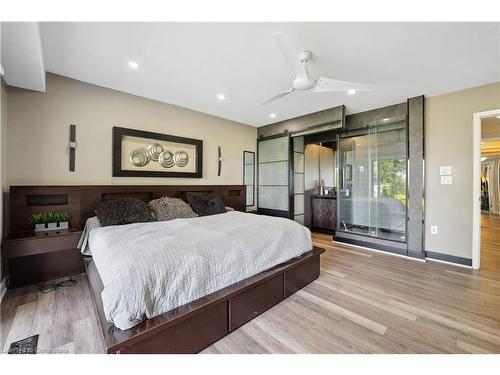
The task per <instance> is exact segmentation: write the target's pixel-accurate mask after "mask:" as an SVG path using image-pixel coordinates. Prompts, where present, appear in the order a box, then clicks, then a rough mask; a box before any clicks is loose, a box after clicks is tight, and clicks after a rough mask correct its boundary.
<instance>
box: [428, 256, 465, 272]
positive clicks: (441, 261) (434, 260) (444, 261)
mask: <svg viewBox="0 0 500 375" xmlns="http://www.w3.org/2000/svg"><path fill="white" fill-rule="evenodd" d="M425 261H426V262H438V263H444V264H449V265H450V266H457V267H462V268H468V269H472V266H468V265H466V264H460V263H454V262H447V261H446V260H440V259H435V258H427V257H426V258H425Z"/></svg>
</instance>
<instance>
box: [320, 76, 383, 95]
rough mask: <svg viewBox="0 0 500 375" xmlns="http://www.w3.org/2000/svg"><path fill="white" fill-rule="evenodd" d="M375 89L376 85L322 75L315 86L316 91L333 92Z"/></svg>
mask: <svg viewBox="0 0 500 375" xmlns="http://www.w3.org/2000/svg"><path fill="white" fill-rule="evenodd" d="M349 90H356V91H361V92H365V91H373V90H375V86H372V85H364V84H362V83H355V82H346V81H337V80H335V79H330V78H325V77H321V78H318V79H317V80H316V85H315V86H314V92H333V91H349Z"/></svg>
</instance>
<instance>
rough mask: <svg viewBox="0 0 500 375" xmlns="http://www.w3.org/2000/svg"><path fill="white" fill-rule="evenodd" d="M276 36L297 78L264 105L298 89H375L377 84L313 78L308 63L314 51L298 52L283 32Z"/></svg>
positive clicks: (319, 90)
mask: <svg viewBox="0 0 500 375" xmlns="http://www.w3.org/2000/svg"><path fill="white" fill-rule="evenodd" d="M274 38H275V39H276V42H277V43H278V47H279V48H280V50H281V53H282V54H283V56H284V58H285V61H286V62H287V64H288V65H289V66H290V68H291V69H292V70H293V72H294V73H295V79H294V80H293V83H292V88H291V89H290V90H287V91H285V92H282V93H281V94H278V95H276V96H273V97H272V98H270V99H268V100H266V101H265V102H264V103H262V104H263V105H266V104H269V103H272V102H274V101H276V100H278V99H281V98H283V97H285V96H286V95H288V94H291V93H292V92H294V91H297V90H300V91H306V90H310V89H313V92H335V91H337V92H338V91H345V92H347V93H349V94H355V93H356V92H358V91H373V90H374V89H375V86H372V85H365V84H361V83H354V82H346V81H337V80H335V79H330V78H325V77H320V78H318V79H314V78H312V77H311V76H310V75H309V71H308V69H307V63H308V62H309V60H310V59H311V57H312V52H311V51H299V52H298V53H297V51H296V50H295V49H294V48H293V46H292V44H291V43H290V41H289V40H288V39H287V37H286V36H285V34H283V33H282V32H279V33H275V34H274Z"/></svg>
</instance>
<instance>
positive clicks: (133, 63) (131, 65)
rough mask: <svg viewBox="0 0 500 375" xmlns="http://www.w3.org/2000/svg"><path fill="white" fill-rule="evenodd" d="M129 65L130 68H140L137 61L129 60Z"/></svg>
mask: <svg viewBox="0 0 500 375" xmlns="http://www.w3.org/2000/svg"><path fill="white" fill-rule="evenodd" d="M128 66H129V67H130V69H139V64H137V63H136V62H135V61H129V62H128Z"/></svg>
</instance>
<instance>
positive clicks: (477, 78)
mask: <svg viewBox="0 0 500 375" xmlns="http://www.w3.org/2000/svg"><path fill="white" fill-rule="evenodd" d="M40 25H41V26H40V27H41V32H42V44H43V55H44V60H45V67H46V70H47V71H49V72H52V73H56V74H61V75H64V76H68V77H72V78H76V79H79V80H82V81H85V82H90V83H93V84H96V85H100V86H104V87H110V88H113V89H116V90H121V91H124V92H128V93H131V94H135V95H140V96H143V97H147V98H153V99H157V100H160V101H164V102H168V103H172V104H176V105H179V106H183V107H187V108H191V109H194V110H197V111H201V112H206V113H210V114H213V115H216V116H220V117H223V118H227V119H231V120H235V121H239V122H242V123H245V124H249V125H253V126H261V125H265V124H268V123H272V122H275V121H280V120H283V119H287V118H292V117H296V116H299V115H303V114H306V113H311V112H315V111H318V110H322V109H326V108H330V107H334V106H337V105H340V104H345V105H346V106H347V111H348V113H355V112H360V111H364V110H368V109H372V108H377V107H381V106H385V105H390V104H393V103H398V102H401V101H404V100H405V99H406V98H408V97H412V96H417V95H421V94H424V95H429V96H430V95H435V94H440V93H444V92H449V91H454V90H459V89H463V88H468V87H473V86H478V85H482V84H487V83H491V82H495V81H500V23H406V24H404V23H41V24H40ZM277 31H283V32H285V33H286V34H287V36H288V38H289V39H290V40H291V42H292V44H293V45H294V46H295V47H296V48H297V49H308V50H311V51H312V52H313V54H314V55H313V60H312V61H311V64H310V70H311V73H312V74H313V75H314V76H316V77H318V76H320V75H321V76H325V77H329V78H333V79H338V80H345V81H354V82H360V83H367V84H372V85H376V87H377V89H376V90H375V91H374V92H371V93H359V94H356V95H354V96H348V95H346V94H343V93H312V92H297V93H294V94H292V95H289V96H288V97H286V98H285V99H283V100H281V101H278V102H276V103H273V104H271V105H269V106H262V105H261V103H262V102H263V101H264V100H266V99H267V98H269V97H271V96H273V95H276V94H277V93H280V92H282V91H284V90H287V89H288V88H290V86H291V81H292V79H293V75H292V73H291V72H290V71H289V69H288V66H287V65H286V63H285V61H284V59H283V58H282V56H281V54H280V50H279V49H278V47H277V45H276V43H275V41H274V39H273V33H275V32H277ZM129 60H133V61H136V62H138V63H139V69H137V70H132V69H130V68H129V67H128V61H129ZM218 93H224V94H225V95H226V98H227V99H226V100H225V101H220V100H218V99H217V98H216V95H217V94H218ZM271 112H274V113H276V115H277V117H276V118H275V119H271V118H270V117H269V114H270V113H271Z"/></svg>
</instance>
